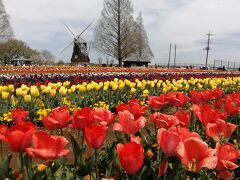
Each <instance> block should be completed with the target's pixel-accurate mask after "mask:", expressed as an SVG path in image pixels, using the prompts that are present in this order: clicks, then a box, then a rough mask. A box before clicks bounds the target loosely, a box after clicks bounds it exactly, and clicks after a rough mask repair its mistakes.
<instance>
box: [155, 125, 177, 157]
mask: <svg viewBox="0 0 240 180" xmlns="http://www.w3.org/2000/svg"><path fill="white" fill-rule="evenodd" d="M157 139H158V144H159V146H160V147H161V148H162V150H163V151H164V153H166V154H167V155H168V156H170V157H171V156H174V155H175V154H176V149H177V147H178V145H179V143H180V142H181V139H180V137H179V135H177V134H176V133H174V132H171V131H168V130H166V129H163V128H161V129H159V130H158V135H157Z"/></svg>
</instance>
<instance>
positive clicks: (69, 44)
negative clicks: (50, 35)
mask: <svg viewBox="0 0 240 180" xmlns="http://www.w3.org/2000/svg"><path fill="white" fill-rule="evenodd" d="M73 43H74V41H71V42H69V43H68V44H67V45H66V46H64V47H63V48H62V49H61V50H60V51H59V52H60V53H62V52H63V51H64V50H65V49H67V48H68V47H69V46H71V45H72V44H73Z"/></svg>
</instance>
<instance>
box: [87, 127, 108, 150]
mask: <svg viewBox="0 0 240 180" xmlns="http://www.w3.org/2000/svg"><path fill="white" fill-rule="evenodd" d="M107 130H108V127H107V126H102V125H94V126H89V127H86V128H85V130H84V132H85V133H84V137H85V140H86V143H87V145H88V146H89V147H91V148H93V149H99V148H100V147H102V145H103V143H104V141H105V139H106V135H107Z"/></svg>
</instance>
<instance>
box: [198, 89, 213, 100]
mask: <svg viewBox="0 0 240 180" xmlns="http://www.w3.org/2000/svg"><path fill="white" fill-rule="evenodd" d="M201 95H202V100H203V101H204V102H208V101H210V100H213V99H215V97H214V93H213V91H212V90H206V91H202V92H201Z"/></svg>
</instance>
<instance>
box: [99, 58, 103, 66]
mask: <svg viewBox="0 0 240 180" xmlns="http://www.w3.org/2000/svg"><path fill="white" fill-rule="evenodd" d="M102 62H103V60H102V58H101V57H99V58H98V64H99V65H101V64H102Z"/></svg>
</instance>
